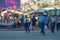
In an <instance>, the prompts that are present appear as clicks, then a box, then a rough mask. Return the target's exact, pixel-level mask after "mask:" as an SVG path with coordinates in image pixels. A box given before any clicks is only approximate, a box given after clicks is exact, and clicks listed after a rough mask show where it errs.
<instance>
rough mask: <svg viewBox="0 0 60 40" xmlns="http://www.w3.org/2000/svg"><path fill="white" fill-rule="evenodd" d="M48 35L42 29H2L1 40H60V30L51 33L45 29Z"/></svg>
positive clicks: (0, 32)
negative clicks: (27, 30)
mask: <svg viewBox="0 0 60 40" xmlns="http://www.w3.org/2000/svg"><path fill="white" fill-rule="evenodd" d="M45 33H46V35H43V34H41V33H40V30H35V31H31V32H30V33H29V32H28V33H25V31H0V40H60V31H56V30H55V33H51V31H50V30H45Z"/></svg>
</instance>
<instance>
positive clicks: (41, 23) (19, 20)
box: [0, 13, 60, 34]
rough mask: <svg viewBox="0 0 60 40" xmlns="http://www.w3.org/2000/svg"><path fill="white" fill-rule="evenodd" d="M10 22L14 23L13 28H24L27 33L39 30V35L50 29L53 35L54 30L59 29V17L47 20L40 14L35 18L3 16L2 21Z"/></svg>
mask: <svg viewBox="0 0 60 40" xmlns="http://www.w3.org/2000/svg"><path fill="white" fill-rule="evenodd" d="M5 19H6V20H8V21H7V22H9V21H10V20H12V21H13V22H14V25H13V28H17V27H19V28H21V27H24V28H25V31H26V33H27V31H28V32H30V30H32V31H34V30H36V27H38V28H40V29H41V33H43V34H45V28H50V29H51V32H52V33H54V29H55V27H56V29H57V30H59V28H60V16H57V17H56V15H52V16H51V17H50V18H47V16H46V15H44V13H41V14H39V15H38V17H37V18H36V16H35V15H33V16H31V15H22V16H21V17H18V15H11V14H9V15H8V16H7V14H4V20H5ZM0 21H1V20H0Z"/></svg>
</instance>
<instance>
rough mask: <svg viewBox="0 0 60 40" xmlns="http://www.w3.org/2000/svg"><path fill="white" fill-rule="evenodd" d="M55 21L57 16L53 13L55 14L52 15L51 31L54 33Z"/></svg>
mask: <svg viewBox="0 0 60 40" xmlns="http://www.w3.org/2000/svg"><path fill="white" fill-rule="evenodd" d="M55 23H56V18H55V16H54V15H53V16H52V17H51V32H52V33H54V29H55Z"/></svg>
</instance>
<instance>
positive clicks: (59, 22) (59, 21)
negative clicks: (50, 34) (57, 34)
mask: <svg viewBox="0 0 60 40" xmlns="http://www.w3.org/2000/svg"><path fill="white" fill-rule="evenodd" d="M59 28H60V15H59V16H58V17H57V28H56V29H57V30H59Z"/></svg>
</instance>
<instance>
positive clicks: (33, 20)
mask: <svg viewBox="0 0 60 40" xmlns="http://www.w3.org/2000/svg"><path fill="white" fill-rule="evenodd" d="M35 28H36V18H35V16H33V18H32V30H34V29H35Z"/></svg>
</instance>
